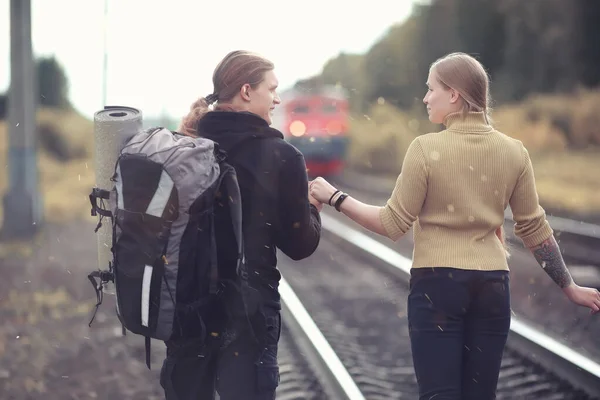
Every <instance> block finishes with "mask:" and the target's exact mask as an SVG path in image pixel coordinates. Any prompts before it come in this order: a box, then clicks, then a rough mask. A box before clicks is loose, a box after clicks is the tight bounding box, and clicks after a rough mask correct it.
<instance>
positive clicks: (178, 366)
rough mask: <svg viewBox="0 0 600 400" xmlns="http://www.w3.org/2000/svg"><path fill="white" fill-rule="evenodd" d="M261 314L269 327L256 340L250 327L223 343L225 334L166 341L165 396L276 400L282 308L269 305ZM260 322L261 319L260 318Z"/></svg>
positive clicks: (170, 399)
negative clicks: (250, 332)
mask: <svg viewBox="0 0 600 400" xmlns="http://www.w3.org/2000/svg"><path fill="white" fill-rule="evenodd" d="M258 318H259V319H260V320H262V323H263V325H262V326H264V328H265V329H264V330H261V334H260V335H257V336H258V339H259V343H257V342H256V341H255V340H254V339H253V338H252V336H251V335H250V334H249V332H248V331H245V332H236V338H235V339H233V341H232V342H231V343H229V344H223V342H222V338H220V337H219V338H213V337H209V338H208V339H204V340H203V339H187V340H178V341H171V342H167V343H166V344H167V357H166V359H165V361H164V363H163V366H162V370H161V375H160V384H161V385H162V387H163V389H164V391H165V399H166V400H192V399H193V400H213V399H214V398H215V393H216V392H218V393H219V397H220V399H221V400H239V399H246V400H272V399H275V391H276V389H277V386H278V385H279V365H278V363H277V346H278V342H279V338H280V336H281V314H280V311H279V310H276V309H273V308H264V309H263V310H262V311H261V312H260V313H259V316H258ZM259 323H260V321H259Z"/></svg>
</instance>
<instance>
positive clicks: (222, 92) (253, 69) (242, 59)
mask: <svg viewBox="0 0 600 400" xmlns="http://www.w3.org/2000/svg"><path fill="white" fill-rule="evenodd" d="M274 68H275V66H274V65H273V63H272V62H271V61H269V60H267V59H266V58H264V57H262V56H260V55H259V54H256V53H253V52H250V51H244V50H236V51H232V52H231V53H229V54H227V55H226V56H225V58H223V60H221V62H220V63H219V64H218V65H217V67H216V68H215V71H214V73H213V87H214V90H213V93H211V94H210V95H208V96H206V97H200V98H199V99H198V100H196V101H195V102H194V103H193V104H192V105H191V106H190V111H189V113H188V115H186V116H185V117H184V118H183V120H182V121H181V125H180V126H179V129H178V131H179V132H180V133H183V134H186V135H190V136H197V135H198V132H197V131H196V127H197V125H198V121H200V120H201V119H202V117H204V115H206V113H207V112H208V111H209V108H208V107H209V106H210V104H212V103H213V102H220V103H221V102H222V103H226V102H228V101H231V100H232V99H233V98H234V97H235V95H236V94H237V93H238V92H239V91H240V89H241V88H242V86H244V85H245V84H249V85H250V87H252V88H253V89H254V88H256V86H258V85H259V84H260V83H261V82H262V81H263V80H264V79H265V73H266V72H268V71H271V70H273V69H274Z"/></svg>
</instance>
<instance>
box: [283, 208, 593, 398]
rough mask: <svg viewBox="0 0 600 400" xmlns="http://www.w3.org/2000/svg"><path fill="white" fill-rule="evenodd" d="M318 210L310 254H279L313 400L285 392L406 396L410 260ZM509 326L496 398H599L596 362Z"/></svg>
mask: <svg viewBox="0 0 600 400" xmlns="http://www.w3.org/2000/svg"><path fill="white" fill-rule="evenodd" d="M322 217H323V228H324V234H323V238H322V242H321V245H320V246H319V249H318V250H317V252H316V253H315V255H313V257H311V258H309V259H308V260H305V261H303V262H302V263H301V264H300V263H293V262H291V261H288V260H286V259H285V257H284V256H281V261H282V262H281V270H282V273H283V275H284V277H285V278H286V279H287V281H283V282H282V286H281V289H282V290H281V293H282V300H283V303H284V304H285V307H284V313H285V315H284V321H292V322H288V323H289V324H291V325H293V327H292V328H290V332H291V333H292V337H293V340H294V342H295V343H302V345H301V346H299V347H298V348H301V349H302V350H300V353H301V354H302V355H304V358H303V362H304V363H303V364H302V365H301V366H300V367H299V368H304V369H309V370H312V371H316V372H314V373H313V376H317V377H318V378H316V379H317V380H319V382H320V385H321V387H323V389H320V390H321V391H320V394H316V396H322V397H286V398H289V399H291V398H315V399H316V398H323V399H350V398H352V399H362V398H364V399H369V400H371V399H373V400H379V399H405V398H411V399H412V398H416V397H417V395H418V393H417V385H416V381H415V378H414V372H413V369H412V359H411V354H410V341H409V338H408V329H407V319H406V297H407V290H408V286H407V277H408V276H407V274H406V271H407V268H409V265H410V262H409V261H410V260H408V259H407V258H406V257H403V256H402V255H400V254H399V253H397V252H396V251H394V250H392V249H391V248H389V247H387V246H385V245H382V244H381V243H379V242H377V241H375V240H373V239H372V238H371V237H369V236H367V235H364V234H363V233H362V232H359V231H357V230H355V229H353V228H352V227H351V226H350V225H348V224H345V223H342V222H340V221H339V220H336V219H334V218H332V217H331V216H330V215H328V213H327V212H326V213H323V214H322ZM288 282H289V286H288V284H287V283H288ZM298 310H300V311H298ZM298 315H301V317H299V319H296V317H297V316H298ZM511 329H512V331H511V334H510V338H509V342H508V345H507V349H506V352H505V356H504V359H503V362H502V370H501V374H500V379H499V383H498V397H497V398H498V399H533V400H535V399H550V400H553V399H556V400H558V399H564V400H569V399H581V400H585V399H595V398H600V383H599V382H600V366H599V365H598V364H596V363H594V362H593V361H592V360H589V359H587V358H585V357H584V356H582V355H581V354H578V353H576V352H574V351H572V350H570V349H569V348H567V347H566V346H562V345H561V344H560V343H558V342H556V341H553V340H552V339H551V338H549V337H547V336H546V335H544V334H543V333H541V332H538V331H536V330H535V329H533V328H531V327H529V326H527V325H526V324H524V323H523V322H522V321H520V320H518V319H517V318H514V319H513V324H512V327H511ZM547 347H549V349H548V348H547ZM327 360H329V361H327ZM340 377H341V378H340ZM311 379H313V380H314V379H315V378H310V379H308V381H310V380H311ZM352 382H353V383H352ZM283 386H284V381H283V379H282V385H281V387H282V388H283ZM327 386H328V387H327ZM344 388H345V390H344ZM348 388H350V389H348ZM282 390H283V389H282Z"/></svg>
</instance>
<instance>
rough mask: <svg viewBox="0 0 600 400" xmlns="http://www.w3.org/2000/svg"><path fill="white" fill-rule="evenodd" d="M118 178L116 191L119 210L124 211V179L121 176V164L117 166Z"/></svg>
mask: <svg viewBox="0 0 600 400" xmlns="http://www.w3.org/2000/svg"><path fill="white" fill-rule="evenodd" d="M116 176H117V179H116V181H115V189H116V190H117V208H119V209H121V210H124V209H125V205H124V201H123V177H122V176H121V164H117V170H116Z"/></svg>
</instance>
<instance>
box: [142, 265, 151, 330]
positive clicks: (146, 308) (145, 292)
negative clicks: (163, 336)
mask: <svg viewBox="0 0 600 400" xmlns="http://www.w3.org/2000/svg"><path fill="white" fill-rule="evenodd" d="M151 281H152V266H150V265H146V267H145V268H144V277H143V278H142V325H144V326H146V327H147V326H148V315H149V314H150V282H151Z"/></svg>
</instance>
